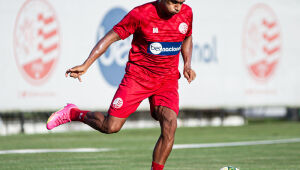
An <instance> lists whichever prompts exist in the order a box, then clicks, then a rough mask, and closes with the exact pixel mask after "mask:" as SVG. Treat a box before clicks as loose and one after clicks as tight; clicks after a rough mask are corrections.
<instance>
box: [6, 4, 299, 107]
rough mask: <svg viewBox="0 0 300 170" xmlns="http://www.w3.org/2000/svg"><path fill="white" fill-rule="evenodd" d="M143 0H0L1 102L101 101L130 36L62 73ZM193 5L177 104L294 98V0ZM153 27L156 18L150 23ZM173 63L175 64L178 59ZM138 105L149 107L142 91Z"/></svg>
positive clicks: (121, 65) (110, 91)
mask: <svg viewBox="0 0 300 170" xmlns="http://www.w3.org/2000/svg"><path fill="white" fill-rule="evenodd" d="M147 2H150V1H147V0H136V1H131V0H114V1H108V0H101V1H98V0H89V1H84V0H64V1H60V0H15V1H5V0H0V22H1V27H0V37H1V40H0V57H1V62H0V69H1V73H2V76H1V84H0V112H5V111H16V110H21V111H39V110H57V109H59V108H61V107H63V106H64V105H65V104H66V103H74V104H76V105H78V106H79V107H80V108H83V109H90V110H107V109H108V108H109V105H110V103H111V100H112V98H113V96H114V93H115V91H116V90H117V88H118V85H119V83H120V81H121V79H122V77H123V75H124V73H125V65H126V62H127V60H128V52H129V50H130V48H131V40H132V36H130V37H129V38H127V39H125V40H121V41H118V42H116V43H114V44H113V45H112V46H111V47H110V48H109V49H108V50H107V51H106V53H105V54H103V56H102V57H100V58H99V59H98V60H97V61H95V63H94V64H93V65H92V66H91V67H90V69H89V70H88V71H87V73H86V74H85V75H84V76H82V80H83V81H82V82H79V81H78V80H77V79H72V78H66V77H65V71H66V70H67V69H68V68H71V67H73V66H76V65H79V64H82V63H83V62H84V61H85V59H86V58H87V57H88V55H89V53H90V52H91V50H92V48H93V47H94V45H95V44H96V43H97V41H98V40H99V39H101V38H102V37H103V36H104V35H105V34H106V33H107V32H108V31H109V30H111V28H112V27H113V26H114V25H115V24H117V23H118V22H119V21H120V20H121V19H122V18H123V17H124V16H125V15H126V14H127V13H128V12H129V11H130V10H131V9H133V8H134V7H136V6H138V5H141V4H144V3H147ZM185 3H186V4H187V5H189V6H191V7H192V9H193V15H194V17H193V19H194V20H193V57H192V68H193V69H194V70H195V72H196V74H197V78H196V79H195V80H194V81H193V82H192V83H191V84H189V83H188V82H187V81H186V79H185V78H184V77H183V76H182V77H181V79H180V80H179V95H180V102H179V103H180V108H181V109H183V108H192V109H207V108H243V107H251V106H258V107H259V106H300V89H299V87H300V77H299V76H298V74H299V73H300V67H299V66H298V63H300V58H299V57H300V48H299V45H298V43H297V42H298V40H299V39H300V33H299V30H300V22H299V21H300V10H299V9H300V1H298V0H286V1H283V0H273V1H268V0H244V1H238V0H227V1H222V0H211V1H199V0H186V2H185ZM153 30H154V31H155V28H153ZM179 71H180V72H181V73H182V71H183V61H182V60H181V61H180V66H179ZM139 109H144V110H145V109H146V110H148V109H149V104H148V101H147V99H146V100H145V101H144V102H142V104H141V106H140V107H139Z"/></svg>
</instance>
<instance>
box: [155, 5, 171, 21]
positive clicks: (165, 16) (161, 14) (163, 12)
mask: <svg viewBox="0 0 300 170" xmlns="http://www.w3.org/2000/svg"><path fill="white" fill-rule="evenodd" d="M156 3H157V5H156V10H157V14H158V16H159V17H160V18H162V19H170V18H172V16H173V15H174V14H171V13H168V12H166V10H165V7H164V4H162V3H163V2H161V1H157V2H156Z"/></svg>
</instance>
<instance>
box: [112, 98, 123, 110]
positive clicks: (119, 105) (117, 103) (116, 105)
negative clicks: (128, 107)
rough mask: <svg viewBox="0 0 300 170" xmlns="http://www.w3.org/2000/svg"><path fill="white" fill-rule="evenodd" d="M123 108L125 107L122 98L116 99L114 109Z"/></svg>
mask: <svg viewBox="0 0 300 170" xmlns="http://www.w3.org/2000/svg"><path fill="white" fill-rule="evenodd" d="M122 106H123V100H122V98H120V97H118V98H116V99H115V100H114V102H113V107H114V108H115V109H119V108H121V107H122Z"/></svg>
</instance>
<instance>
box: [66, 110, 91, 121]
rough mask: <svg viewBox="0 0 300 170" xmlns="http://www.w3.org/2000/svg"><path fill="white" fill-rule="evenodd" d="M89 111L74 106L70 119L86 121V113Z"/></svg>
mask: <svg viewBox="0 0 300 170" xmlns="http://www.w3.org/2000/svg"><path fill="white" fill-rule="evenodd" d="M88 112H89V111H85V110H80V109H78V108H73V109H71V110H70V119H71V120H72V121H81V122H83V121H84V117H85V115H86V114H87V113H88Z"/></svg>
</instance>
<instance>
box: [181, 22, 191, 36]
mask: <svg viewBox="0 0 300 170" xmlns="http://www.w3.org/2000/svg"><path fill="white" fill-rule="evenodd" d="M188 28H189V27H188V25H187V24H186V23H184V22H182V23H180V25H179V27H178V29H179V32H180V33H181V34H186V33H187V31H188Z"/></svg>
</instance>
